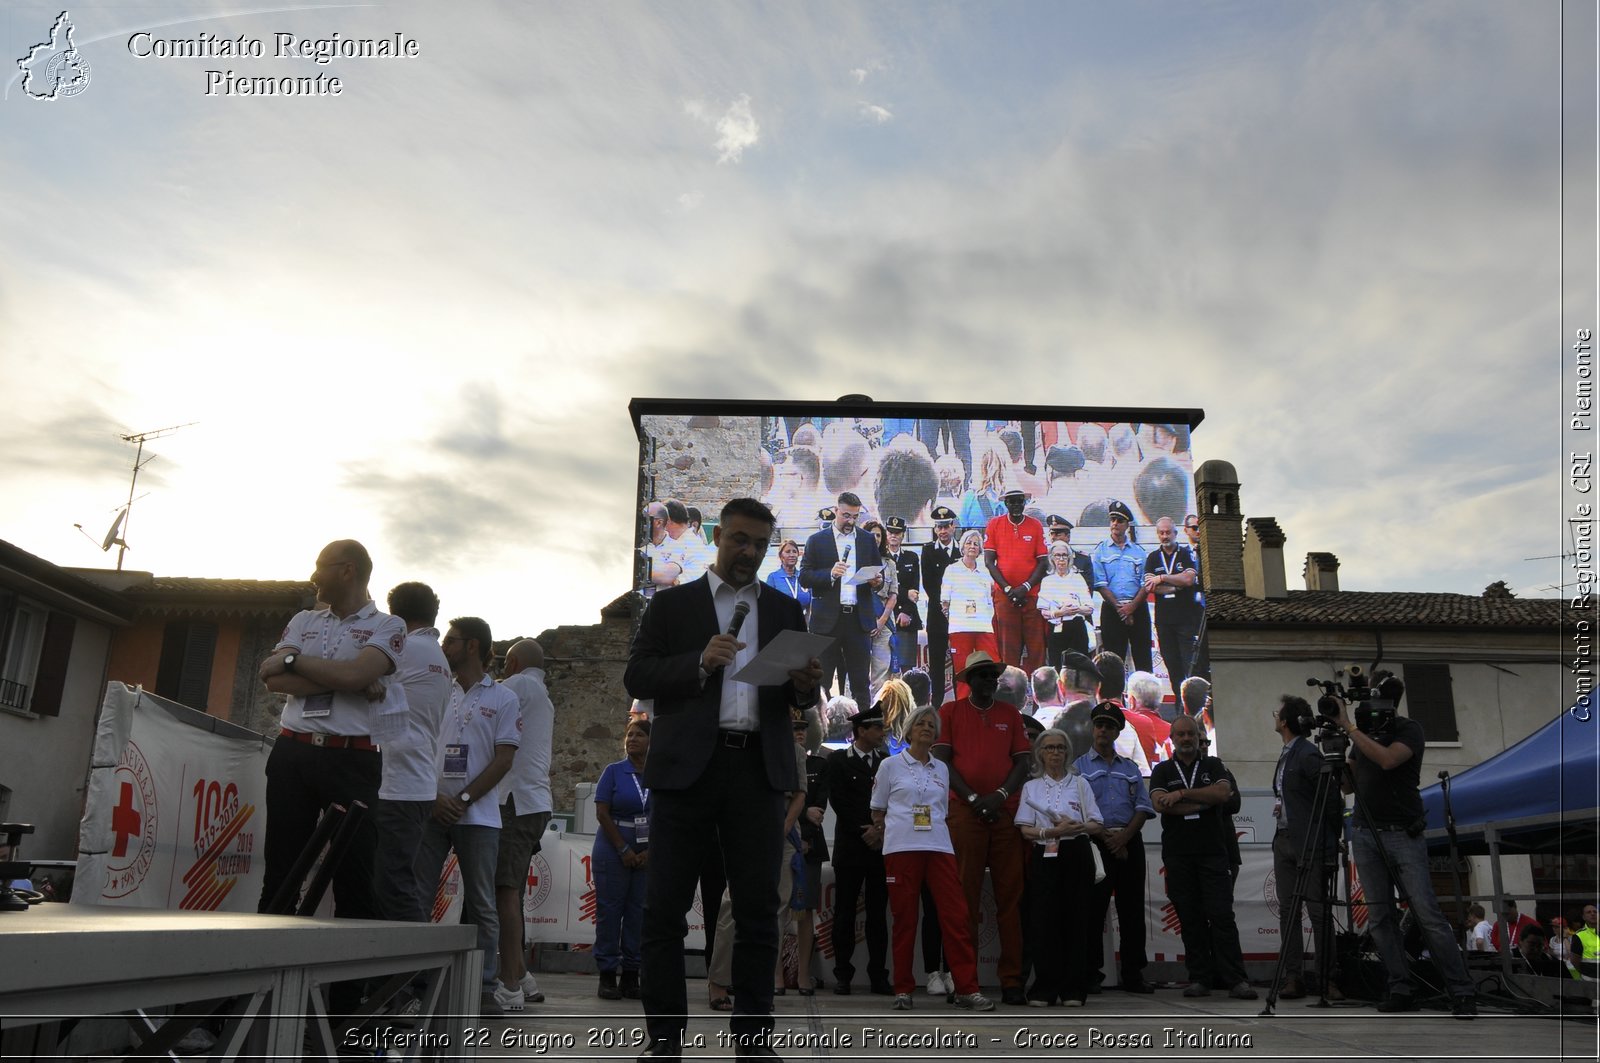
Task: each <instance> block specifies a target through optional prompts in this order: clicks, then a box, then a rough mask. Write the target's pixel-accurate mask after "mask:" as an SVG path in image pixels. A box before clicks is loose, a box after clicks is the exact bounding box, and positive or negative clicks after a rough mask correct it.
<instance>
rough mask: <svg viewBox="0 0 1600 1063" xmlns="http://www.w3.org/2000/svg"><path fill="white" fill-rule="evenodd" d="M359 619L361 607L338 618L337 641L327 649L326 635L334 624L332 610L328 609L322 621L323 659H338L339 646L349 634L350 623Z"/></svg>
mask: <svg viewBox="0 0 1600 1063" xmlns="http://www.w3.org/2000/svg"><path fill="white" fill-rule="evenodd" d="M362 608H363V609H364V608H365V606H363V607H362ZM359 619H361V609H357V610H356V611H355V612H353V613H351V614H350V615H349V616H347V617H345V618H344V619H343V620H339V621H338V623H339V624H340V625H341V630H340V631H339V639H338V641H337V642H335V643H334V644H333V649H332V650H329V649H328V635H329V634H330V633H331V632H332V631H333V625H334V621H335V617H334V615H333V610H332V609H329V610H328V615H327V617H326V618H325V619H324V620H323V621H322V653H321V657H322V659H323V660H325V661H333V660H338V658H339V648H340V647H341V646H343V645H344V640H345V639H346V638H347V637H348V636H349V634H350V625H351V624H353V623H355V622H356V621H357V620H359Z"/></svg>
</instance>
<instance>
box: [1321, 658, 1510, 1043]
mask: <svg viewBox="0 0 1600 1063" xmlns="http://www.w3.org/2000/svg"><path fill="white" fill-rule="evenodd" d="M1386 675H1387V674H1386V673H1384V672H1378V673H1376V674H1375V675H1374V676H1373V679H1374V680H1377V681H1378V690H1379V691H1380V692H1381V693H1382V694H1383V696H1384V698H1385V699H1386V700H1388V701H1392V702H1393V703H1394V704H1395V705H1397V706H1398V705H1399V703H1400V698H1401V696H1403V695H1404V693H1405V685H1404V684H1403V683H1402V682H1401V681H1400V680H1399V678H1397V677H1395V676H1392V675H1387V677H1386ZM1362 715H1363V727H1362V728H1360V729H1358V728H1357V727H1356V726H1355V725H1354V724H1353V723H1351V721H1350V710H1349V708H1348V707H1346V708H1344V709H1343V710H1342V711H1341V713H1340V716H1339V724H1340V726H1342V727H1343V728H1344V729H1345V731H1346V732H1347V733H1348V734H1349V735H1350V760H1349V765H1348V769H1347V771H1346V773H1345V788H1346V790H1347V791H1349V790H1350V789H1351V787H1352V785H1353V788H1354V792H1355V795H1356V803H1355V812H1354V814H1353V815H1352V818H1351V827H1352V829H1351V833H1350V837H1351V842H1352V848H1353V849H1354V851H1355V858H1356V873H1357V874H1358V875H1359V876H1360V878H1361V886H1362V889H1363V891H1364V892H1365V893H1366V898H1367V912H1368V915H1369V917H1370V921H1371V926H1372V940H1373V942H1374V943H1375V944H1376V945H1377V946H1378V954H1379V955H1380V956H1381V957H1383V966H1384V969H1385V971H1386V972H1387V973H1388V981H1389V988H1388V995H1387V996H1386V997H1384V999H1383V1002H1382V1003H1380V1004H1379V1005H1378V1010H1379V1011H1383V1012H1396V1011H1414V1010H1416V1004H1415V1003H1414V1002H1413V1000H1412V995H1411V979H1410V975H1409V970H1408V968H1407V964H1406V950H1405V942H1404V938H1403V935H1402V933H1401V930H1400V914H1399V913H1398V912H1397V911H1396V910H1395V901H1394V891H1395V886H1396V885H1397V884H1398V885H1399V886H1400V888H1401V890H1402V892H1403V893H1404V896H1405V899H1406V901H1407V902H1408V903H1409V905H1410V907H1411V913H1412V915H1413V916H1415V918H1416V919H1417V922H1418V923H1419V924H1420V925H1421V927H1422V932H1423V935H1424V936H1425V937H1426V939H1427V942H1428V948H1429V950H1430V951H1431V953H1432V955H1433V963H1434V966H1435V967H1437V968H1438V969H1439V974H1440V975H1441V976H1442V977H1443V978H1444V981H1445V985H1446V986H1448V987H1449V990H1450V998H1451V1001H1452V1004H1451V1009H1450V1010H1451V1012H1452V1013H1453V1014H1454V1015H1455V1017H1456V1018H1458V1019H1470V1018H1472V1017H1473V1016H1475V1015H1477V1014H1478V1005H1477V1000H1476V998H1475V997H1474V995H1473V985H1472V979H1471V977H1469V976H1468V974H1467V964H1466V961H1465V960H1464V959H1462V957H1461V950H1460V948H1459V947H1458V946H1457V944H1456V937H1455V934H1454V933H1453V932H1452V931H1451V929H1450V923H1449V922H1448V921H1447V920H1446V919H1445V917H1444V913H1443V912H1442V911H1440V910H1439V900H1438V898H1437V897H1436V896H1434V892H1433V883H1432V882H1431V881H1429V877H1428V846H1427V844H1426V843H1425V842H1424V841H1423V840H1422V829H1423V824H1424V823H1425V822H1426V816H1425V814H1424V812H1423V809H1422V793H1421V790H1420V789H1419V784H1420V782H1421V780H1422V750H1423V745H1424V743H1425V739H1424V738H1423V734H1422V726H1421V725H1420V724H1418V723H1417V722H1416V721H1415V720H1411V719H1407V718H1406V717H1404V716H1398V715H1396V714H1395V712H1394V710H1393V709H1385V710H1381V711H1379V710H1374V711H1372V712H1371V713H1370V714H1369V713H1363V714H1362ZM1396 879H1398V880H1399V881H1398V883H1397V882H1396Z"/></svg>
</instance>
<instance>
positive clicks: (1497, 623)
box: [1206, 591, 1579, 629]
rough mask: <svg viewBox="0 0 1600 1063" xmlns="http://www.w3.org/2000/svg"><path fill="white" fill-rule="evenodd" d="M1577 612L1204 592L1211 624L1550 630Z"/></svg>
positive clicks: (1431, 599)
mask: <svg viewBox="0 0 1600 1063" xmlns="http://www.w3.org/2000/svg"><path fill="white" fill-rule="evenodd" d="M1563 616H1565V622H1566V623H1568V624H1571V623H1573V622H1574V621H1575V620H1577V619H1578V616H1579V614H1578V612H1577V611H1575V610H1571V609H1568V608H1567V603H1566V602H1565V601H1563V600H1562V599H1560V598H1510V597H1499V596H1494V597H1484V596H1482V595H1473V594H1442V593H1433V592H1425V591H1290V592H1289V597H1288V598H1285V599H1275V600H1271V601H1266V600H1261V599H1256V598H1248V597H1246V596H1245V595H1243V594H1240V593H1238V592H1236V591H1207V592H1206V623H1207V624H1209V625H1213V626H1219V627H1220V626H1256V625H1273V626H1276V625H1296V624H1319V625H1332V626H1359V627H1373V626H1384V627H1476V628H1550V629H1555V628H1557V627H1559V626H1560V625H1561V624H1562V622H1563Z"/></svg>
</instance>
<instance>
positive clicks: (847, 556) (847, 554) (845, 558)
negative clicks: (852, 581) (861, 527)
mask: <svg viewBox="0 0 1600 1063" xmlns="http://www.w3.org/2000/svg"><path fill="white" fill-rule="evenodd" d="M854 545H855V543H845V544H844V556H843V557H841V558H839V560H840V561H842V562H843V563H844V564H846V565H848V564H849V563H850V548H851V547H852V546H854ZM842 579H844V577H843V576H840V577H839V578H838V579H835V580H834V581H833V582H835V583H838V582H839V581H840V580H842Z"/></svg>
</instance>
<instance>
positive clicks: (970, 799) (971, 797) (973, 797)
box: [967, 790, 978, 805]
mask: <svg viewBox="0 0 1600 1063" xmlns="http://www.w3.org/2000/svg"><path fill="white" fill-rule="evenodd" d="M977 803H978V793H977V791H976V790H974V791H973V792H972V793H970V794H968V795H967V804H969V805H975V804H977Z"/></svg>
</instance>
